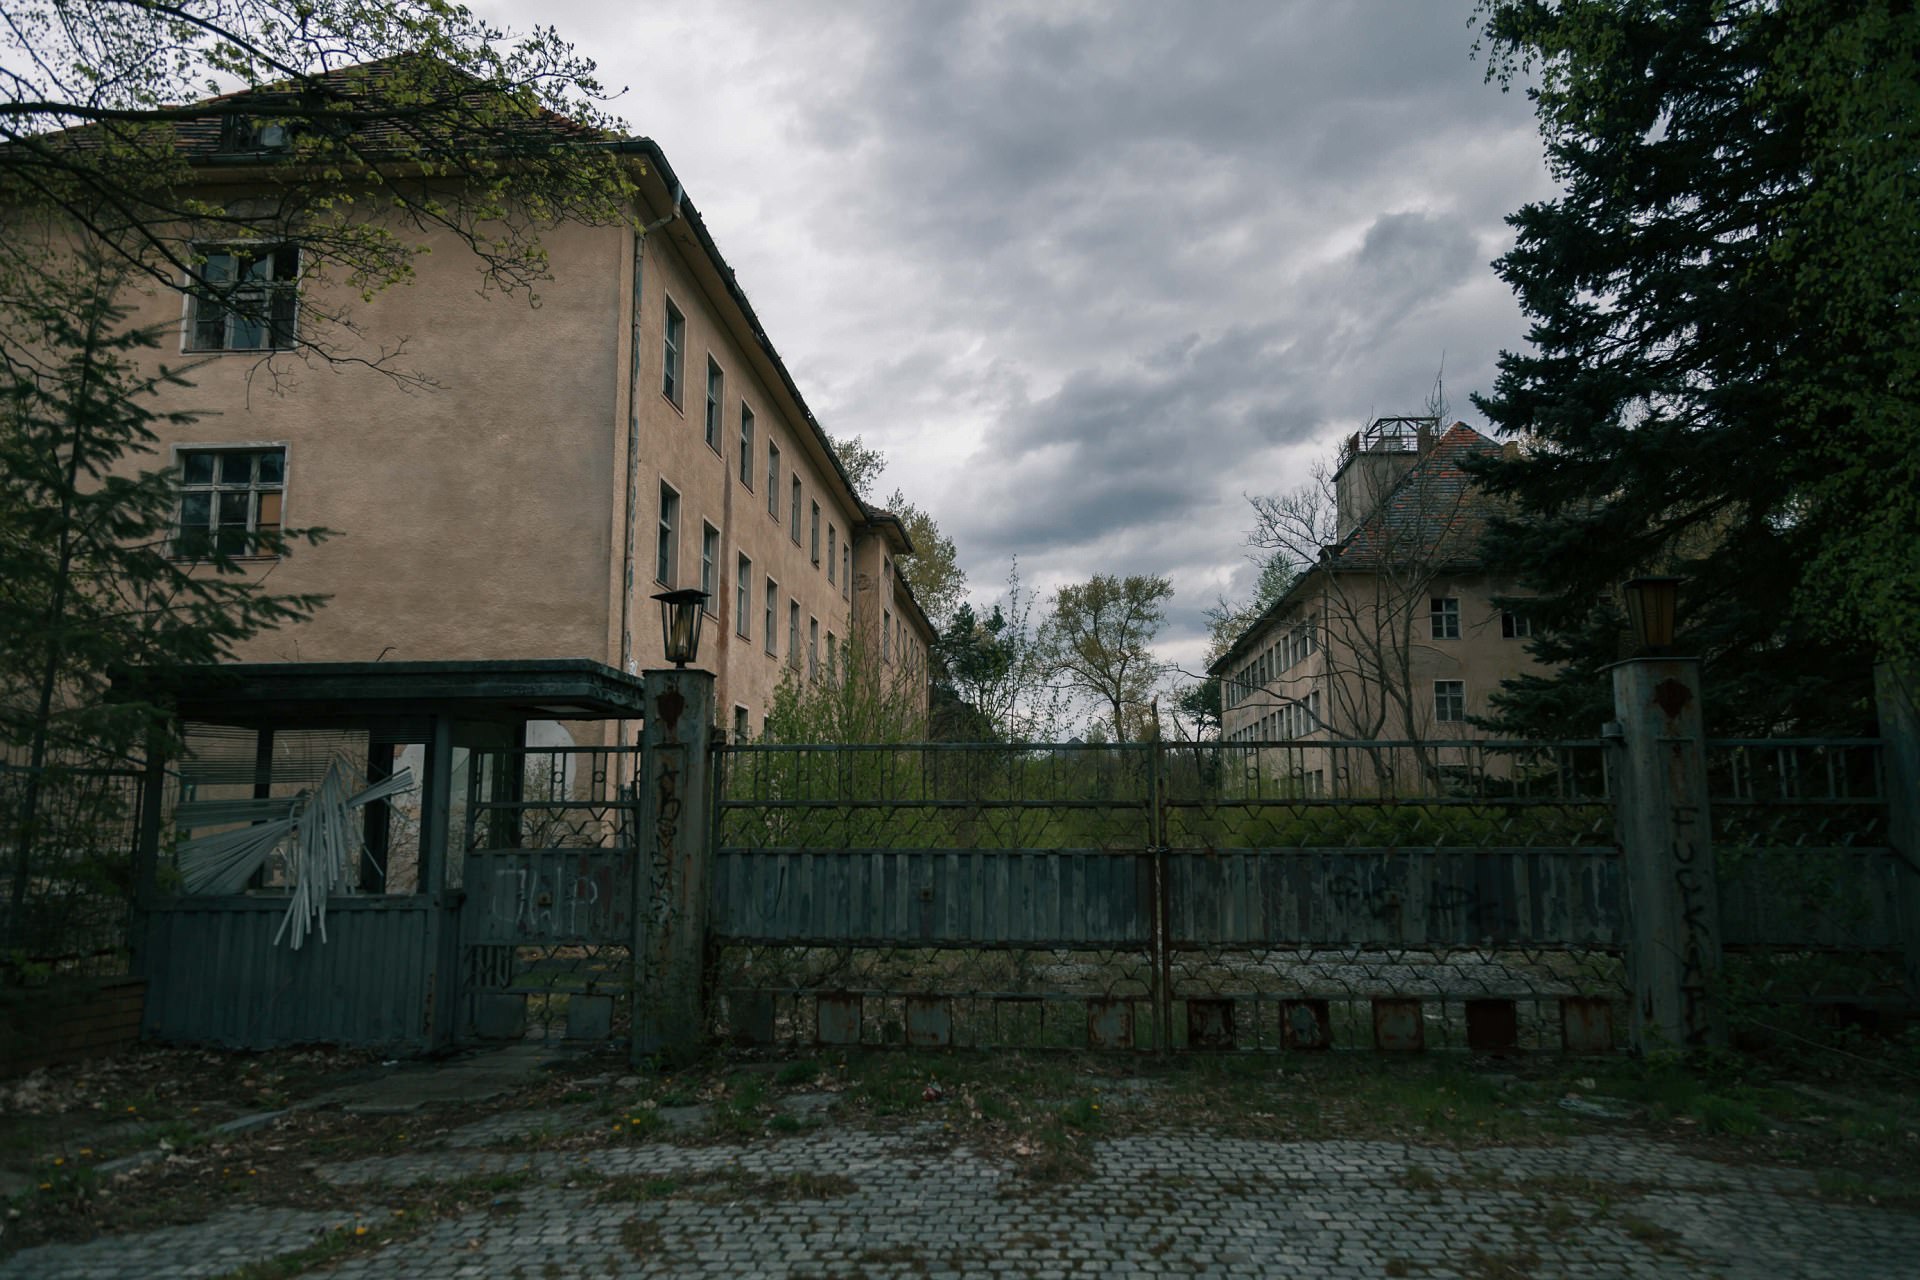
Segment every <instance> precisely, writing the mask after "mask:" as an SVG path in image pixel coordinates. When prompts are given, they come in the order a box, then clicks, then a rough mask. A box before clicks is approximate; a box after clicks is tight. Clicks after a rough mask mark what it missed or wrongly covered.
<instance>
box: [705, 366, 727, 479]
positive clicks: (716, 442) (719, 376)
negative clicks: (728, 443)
mask: <svg viewBox="0 0 1920 1280" xmlns="http://www.w3.org/2000/svg"><path fill="white" fill-rule="evenodd" d="M726 403H727V372H726V370H724V369H722V368H721V367H720V362H719V361H718V360H715V359H714V358H713V353H712V352H708V353H707V420H706V435H707V448H709V449H711V450H713V451H714V452H715V453H719V452H720V436H721V421H720V420H721V418H722V417H723V416H724V412H725V408H726ZM722 456H723V457H724V456H725V455H722Z"/></svg>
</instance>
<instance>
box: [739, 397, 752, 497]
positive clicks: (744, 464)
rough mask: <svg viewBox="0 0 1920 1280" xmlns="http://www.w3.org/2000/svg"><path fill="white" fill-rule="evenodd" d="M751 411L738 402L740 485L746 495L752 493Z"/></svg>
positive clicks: (744, 402) (743, 401)
mask: <svg viewBox="0 0 1920 1280" xmlns="http://www.w3.org/2000/svg"><path fill="white" fill-rule="evenodd" d="M753 432H754V420H753V409H752V408H751V407H750V406H749V405H748V404H747V402H746V401H745V400H742V401H741V402H740V484H741V486H742V487H743V488H745V489H746V491H747V492H748V493H752V492H753V463H754V449H753Z"/></svg>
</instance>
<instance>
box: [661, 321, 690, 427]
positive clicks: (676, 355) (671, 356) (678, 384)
mask: <svg viewBox="0 0 1920 1280" xmlns="http://www.w3.org/2000/svg"><path fill="white" fill-rule="evenodd" d="M665 301H666V304H667V310H666V315H665V318H664V320H663V322H662V324H661V326H660V394H661V395H662V396H663V397H665V398H666V401H667V403H668V404H670V405H672V406H673V407H674V408H676V409H680V410H681V411H682V412H685V404H684V402H685V397H686V394H687V386H686V381H687V380H686V361H687V317H686V315H685V314H684V313H683V312H682V311H681V310H680V308H679V307H676V306H674V305H673V297H672V295H670V294H669V295H667V296H666V297H665Z"/></svg>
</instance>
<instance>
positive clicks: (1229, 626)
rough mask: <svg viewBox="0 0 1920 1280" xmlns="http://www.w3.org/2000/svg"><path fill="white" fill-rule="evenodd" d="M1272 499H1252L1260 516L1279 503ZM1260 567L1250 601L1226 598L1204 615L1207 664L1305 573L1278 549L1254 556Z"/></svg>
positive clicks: (1209, 606)
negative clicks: (1267, 506) (1268, 505)
mask: <svg viewBox="0 0 1920 1280" xmlns="http://www.w3.org/2000/svg"><path fill="white" fill-rule="evenodd" d="M1275 500H1276V499H1272V498H1266V497H1261V498H1253V499H1249V501H1251V502H1252V503H1253V505H1254V510H1255V512H1256V513H1258V512H1260V511H1261V510H1262V509H1263V504H1265V503H1268V502H1272V501H1275ZM1253 559H1254V561H1255V563H1257V564H1258V565H1259V566H1260V574H1259V576H1258V577H1257V578H1255V579H1254V583H1253V594H1252V595H1251V596H1249V597H1248V598H1247V599H1245V600H1243V601H1240V602H1239V603H1237V604H1236V603H1235V602H1233V601H1231V600H1229V599H1227V598H1226V596H1224V595H1222V596H1220V597H1219V598H1218V599H1216V600H1215V601H1214V602H1213V603H1212V604H1211V605H1208V606H1207V608H1206V610H1205V611H1204V613H1203V615H1202V616H1204V617H1205V618H1206V622H1207V662H1208V663H1209V664H1211V663H1212V662H1213V661H1214V660H1215V659H1216V658H1218V657H1219V656H1220V655H1221V654H1223V653H1225V652H1226V651H1227V650H1228V649H1230V648H1232V647H1233V642H1234V641H1235V640H1238V639H1239V638H1240V637H1241V635H1242V634H1244V633H1245V632H1246V629H1247V628H1248V627H1250V626H1252V625H1253V624H1254V623H1255V622H1256V621H1257V620H1258V619H1259V617H1260V615H1261V614H1263V613H1265V612H1266V611H1267V610H1268V609H1270V608H1272V607H1273V605H1274V604H1275V603H1276V602H1277V601H1278V600H1279V599H1280V597H1281V596H1284V595H1286V594H1287V592H1288V591H1289V590H1291V589H1292V587H1293V584H1294V582H1295V581H1296V580H1297V579H1298V578H1299V576H1300V573H1301V568H1300V566H1298V565H1296V564H1294V563H1293V561H1292V560H1290V559H1289V558H1288V557H1287V556H1286V555H1285V554H1283V553H1282V552H1280V551H1278V550H1271V549H1267V550H1262V551H1261V553H1260V554H1259V555H1258V556H1255V557H1253Z"/></svg>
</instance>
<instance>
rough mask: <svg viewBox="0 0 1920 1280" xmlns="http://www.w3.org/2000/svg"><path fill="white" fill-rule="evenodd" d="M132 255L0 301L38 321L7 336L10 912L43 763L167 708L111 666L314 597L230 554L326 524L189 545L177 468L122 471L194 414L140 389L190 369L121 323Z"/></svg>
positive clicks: (4, 646) (1, 471)
mask: <svg viewBox="0 0 1920 1280" xmlns="http://www.w3.org/2000/svg"><path fill="white" fill-rule="evenodd" d="M128 270H129V268H127V267H126V266H125V264H107V263H105V262H102V261H101V260H99V259H97V258H95V259H91V260H87V261H81V262H78V263H74V262H69V264H68V274H67V275H66V276H65V277H64V278H55V277H54V276H53V275H52V274H51V271H49V272H48V273H47V274H43V275H42V277H41V278H40V279H39V280H38V282H37V288H36V289H35V290H34V291H32V292H30V293H16V294H14V295H13V296H12V297H10V298H8V299H7V303H6V305H7V307H8V308H9V310H10V312H11V314H12V315H13V316H14V317H15V318H16V319H17V320H19V321H20V322H21V323H24V324H30V325H32V326H34V327H35V329H36V331H37V332H39V333H41V334H42V335H43V339H42V341H41V342H40V343H38V344H36V345H34V346H32V347H25V346H19V347H16V346H12V345H8V346H5V347H0V395H3V396H4V399H0V743H4V745H5V746H6V747H7V748H9V751H8V754H10V755H14V756H16V757H23V758H24V761H25V764H26V766H27V774H26V779H25V782H24V785H23V790H22V794H21V798H20V803H19V809H18V812H17V814H15V815H9V816H11V817H13V818H14V820H15V826H14V845H15V847H14V848H13V849H11V850H9V851H8V852H9V854H10V855H11V857H10V862H11V867H10V869H11V871H12V881H13V883H12V891H11V902H10V915H9V919H10V920H11V921H13V922H15V923H16V924H17V923H18V921H19V919H20V909H21V904H22V900H23V898H24V896H25V893H26V889H27V885H28V881H29V879H30V876H31V871H32V864H33V857H34V853H35V849H36V847H37V845H38V843H39V840H38V836H39V826H40V818H41V813H40V802H41V794H42V793H41V783H42V781H43V779H44V778H45V777H46V776H47V775H48V772H49V770H50V767H51V766H53V765H55V764H58V763H61V762H63V761H68V760H71V759H73V758H74V757H75V756H77V755H81V754H87V755H92V754H98V753H102V752H105V753H108V754H111V753H113V752H116V751H120V752H124V751H127V750H129V749H131V748H133V747H135V746H137V745H138V744H139V743H140V742H141V740H142V738H143V736H144V735H145V734H147V733H149V732H164V729H165V726H166V714H165V711H164V709H163V708H161V707H159V706H156V705H154V704H152V703H150V702H147V701H143V700H141V698H140V697H139V696H138V694H137V691H136V692H134V693H132V694H130V695H129V696H126V697H124V698H122V699H120V700H117V701H110V700H109V698H108V693H109V690H110V687H111V685H112V683H113V678H114V675H115V674H116V673H118V672H122V671H131V670H140V671H143V672H146V673H149V674H151V675H153V676H155V677H157V678H158V679H159V680H161V681H162V682H164V680H165V677H166V676H167V674H168V673H169V672H171V671H174V670H177V669H178V668H180V667H183V666H189V665H198V664H202V663H211V662H218V661H221V660H223V659H227V658H230V657H231V656H232V654H233V648H234V646H235V645H236V644H238V643H239V642H241V641H243V640H245V639H247V638H249V637H251V636H253V635H255V634H257V633H259V632H260V631H262V630H265V629H267V628H270V627H274V626H278V625H280V624H282V623H286V622H294V621H298V620H300V619H303V618H305V617H307V616H309V615H310V614H311V613H312V612H313V610H314V609H315V608H317V607H318V606H319V605H320V603H321V597H318V596H312V595H270V594H268V593H266V592H263V591H261V590H259V588H258V584H257V583H256V582H255V581H253V580H252V579H251V578H250V577H249V576H247V574H246V572H245V570H244V567H243V566H242V565H241V564H240V563H239V562H238V561H237V560H236V558H235V557H236V556H237V555H240V554H247V555H283V554H285V553H286V551H287V549H288V548H289V546H290V545H291V544H292V543H293V542H294V541H297V540H304V541H313V540H316V539H317V538H319V537H320V536H322V534H321V531H318V530H306V531H295V530H285V529H278V528H272V527H269V528H265V529H262V530H260V531H259V532H257V533H254V534H251V535H249V540H248V541H247V543H246V544H245V545H235V544H232V543H229V542H224V541H216V542H203V543H196V544H194V545H192V546H185V545H182V544H179V543H178V542H176V540H175V528H174V503H175V493H174V485H173V480H174V477H173V476H172V474H171V473H170V472H168V471H165V470H150V471H143V472H139V473H138V474H132V475H129V474H128V471H129V468H128V467H127V466H125V465H123V464H125V463H126V462H127V461H128V460H137V459H139V458H141V457H142V456H144V455H147V454H150V453H152V452H153V446H154V443H155V440H156V438H157V437H156V435H155V433H154V431H153V426H154V425H155V424H156V423H158V422H161V421H165V422H167V423H170V424H184V423H187V422H191V421H192V418H191V415H187V414H180V413H170V414H166V415H164V417H162V416H161V415H159V414H158V413H157V412H156V411H155V410H154V409H153V408H152V407H150V406H151V401H152V399H153V398H154V396H155V393H156V392H158V391H159V390H160V389H161V388H163V387H182V386H186V385H187V383H186V382H185V380H184V379H183V378H182V377H181V375H180V373H179V372H178V371H176V370H173V369H170V368H168V367H166V366H165V365H164V364H160V363H158V362H156V361H154V360H153V359H152V353H153V351H154V350H155V348H157V347H158V345H159V340H160V336H161V335H160V333H159V332H158V331H149V330H137V329H133V330H130V329H128V328H127V310H126V308H125V307H124V306H123V305H121V304H120V303H119V302H118V301H116V299H117V297H118V296H119V294H120V292H121V289H122V287H123V285H124V283H125V278H126V272H127V271H128ZM188 556H190V557H191V558H186V557H188Z"/></svg>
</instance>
